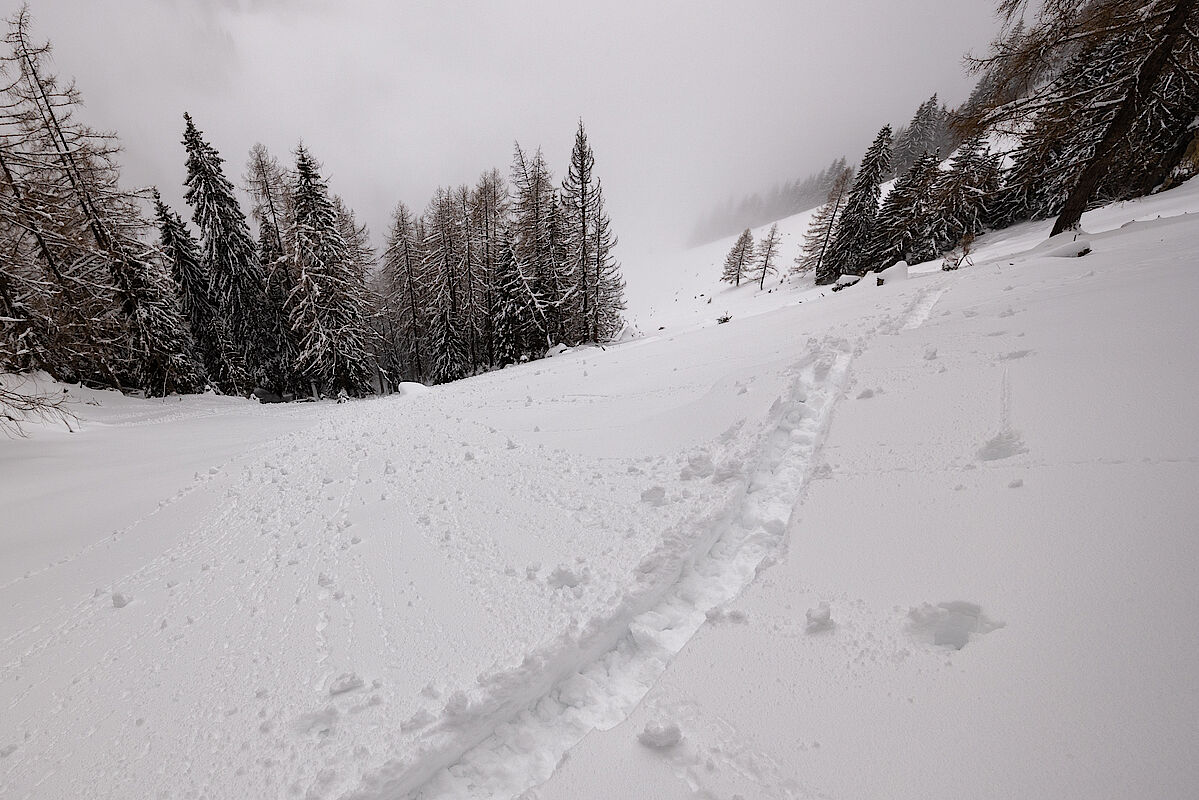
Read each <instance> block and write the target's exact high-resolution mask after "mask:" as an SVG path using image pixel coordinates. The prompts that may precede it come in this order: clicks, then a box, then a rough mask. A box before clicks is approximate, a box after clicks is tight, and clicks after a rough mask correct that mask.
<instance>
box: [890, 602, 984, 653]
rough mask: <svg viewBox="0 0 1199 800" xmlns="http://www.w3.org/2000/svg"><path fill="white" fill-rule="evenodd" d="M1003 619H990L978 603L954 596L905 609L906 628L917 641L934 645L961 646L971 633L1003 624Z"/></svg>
mask: <svg viewBox="0 0 1199 800" xmlns="http://www.w3.org/2000/svg"><path fill="white" fill-rule="evenodd" d="M1003 626H1004V623H1002V622H999V621H996V620H993V619H990V618H989V617H988V616H987V615H986V614H984V613H983V612H982V607H981V606H979V605H978V604H977V603H969V602H965V601H963V600H954V601H951V602H947V603H937V604H936V605H932V604H930V603H924V604H923V605H921V606H918V607H915V608H912V609H911V610H909V611H908V632H909V633H910V634H911V635H912V636H913V637H914V638H915V639H917V640H918V641H923V642H926V643H929V644H932V645H935V646H937V647H950V648H953V649H954V650H961V649H962V648H963V647H965V646H966V645H967V644H969V643H970V642H971V641H972V637H974V636H976V635H983V634H987V633H990V632H991V631H994V630H998V629H999V628H1002V627H1003Z"/></svg>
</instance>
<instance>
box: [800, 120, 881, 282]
mask: <svg viewBox="0 0 1199 800" xmlns="http://www.w3.org/2000/svg"><path fill="white" fill-rule="evenodd" d="M890 168H891V126H890V125H884V126H883V127H882V129H881V130H880V131H879V132H878V135H877V136H876V137H875V139H874V142H873V143H872V144H871V145H870V147H868V148H867V149H866V153H865V154H864V155H863V156H862V163H861V166H860V167H859V168H858V174H857V176H856V177H855V178H854V180H853V185H852V186H851V187H850V189H849V197H848V199H847V200H846V201H845V209H844V210H843V211H842V212H841V219H840V220H839V221H838V223H837V229H836V231H834V233H833V240H832V243H831V244H830V245H829V248H828V252H827V253H826V254H825V260H824V263H822V264H821V265H820V268H819V269H818V270H817V272H816V283H817V284H818V285H823V284H826V283H832V282H833V281H835V280H836V279H837V276H838V275H865V274H866V271H867V270H868V269H869V268H870V266H871V265H870V260H871V259H870V255H871V254H870V244H871V237H872V236H873V229H874V220H875V217H876V216H877V215H878V199H879V195H880V193H881V190H880V189H879V183H880V182H881V181H882V179H883V176H884V175H885V174H887V172H888V170H890Z"/></svg>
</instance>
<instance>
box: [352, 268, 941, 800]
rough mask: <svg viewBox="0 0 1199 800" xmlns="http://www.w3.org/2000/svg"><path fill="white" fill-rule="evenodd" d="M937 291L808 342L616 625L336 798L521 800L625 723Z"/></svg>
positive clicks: (564, 641)
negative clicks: (861, 373)
mask: <svg viewBox="0 0 1199 800" xmlns="http://www.w3.org/2000/svg"><path fill="white" fill-rule="evenodd" d="M945 291H946V290H945V289H939V290H936V291H930V290H927V289H925V290H922V291H921V292H920V293H919V294H918V295H917V297H916V299H915V300H914V301H913V302H912V304H911V305H910V306H909V308H908V309H907V311H906V312H905V313H903V314H902V315H900V316H899V317H893V316H887V315H884V316H883V317H882V318H881V320H880V321H878V323H877V324H876V325H875V327H874V328H873V329H872V330H870V331H868V332H867V333H866V334H864V335H863V336H862V337H861V338H860V339H859V340H858V341H857V342H856V343H855V344H851V343H850V342H848V341H847V340H845V339H839V338H835V337H827V338H826V339H825V340H824V341H817V340H815V339H811V340H809V342H808V344H807V347H808V353H807V354H806V355H805V356H804V358H802V359H801V360H800V361H799V362H798V363H796V364H795V365H794V366H793V367H792V368H791V370H790V372H791V374H792V377H791V380H790V383H789V387H788V389H787V391H786V392H785V393H784V394H783V395H781V396H779V397H778V398H777V399H776V400H775V403H774V404H773V406H772V407H771V410H770V413H769V415H768V418H767V421H766V423H765V430H764V431H762V432H761V433H759V435H758V441H757V445H756V447H755V450H756V453H757V456H756V460H755V463H754V464H753V465H752V466H751V467H750V468H749V469H747V470H746V476H745V479H744V481H743V484H742V485H741V486H740V488H739V491H738V492H737V493H735V494H734V495H733V497H732V499H731V501H730V503H729V504H728V505H727V507H726V508H725V509H723V511H722V512H720V513H719V514H717V515H714V517H713V518H710V519H708V520H705V521H703V523H702V524H700V525H699V526H695V521H694V520H688V521H687V522H686V523H685V526H684V527H682V528H680V529H676V530H672V531H670V532H668V534H667V535H666V536H665V537H664V539H663V541H662V544H661V545H659V547H658V548H656V550H655V551H654V552H653V553H651V554H650V555H649V556H647V557H646V558H645V559H644V560H643V561H642V563H641V565H640V566H639V567H638V569H637V572H638V574H637V576H636V578H635V582H634V586H633V588H632V589H631V590H629V591H628V592H627V593H626V594H625V596H624V598H623V599H622V601H621V603H620V604H619V606H618V607H617V609H616V610H615V611H614V612H613V613H612V614H610V615H608V616H604V617H600V618H595V619H592V620H591V621H590V622H589V623H588V624H587V626H586V627H585V628H584V629H583V630H582V632H581V633H579V634H577V635H575V636H571V635H563V637H562V638H561V639H560V640H559V641H558V642H555V643H553V644H551V645H550V646H548V647H544V648H542V649H541V650H539V651H537V652H534V653H532V654H530V655H529V656H528V657H526V658H525V660H524V662H523V663H522V664H521V665H520V667H518V668H516V669H515V670H506V671H501V672H499V673H496V674H494V675H491V676H486V677H482V678H481V680H480V684H481V686H483V687H484V688H483V689H482V691H481V692H479V693H478V694H477V695H476V696H474V697H469V698H467V697H466V696H465V695H464V696H461V698H460V699H461V702H460V706H462V707H460V708H457V709H455V710H454V712H453V713H447V715H446V716H445V717H444V718H443V719H442V720H441V721H440V722H439V723H438V724H437V725H435V726H432V728H431V730H430V732H429V734H428V735H426V736H425V738H424V741H423V743H422V745H421V748H420V750H418V752H417V753H415V754H408V755H406V756H405V757H403V758H398V759H396V760H394V761H393V762H391V763H389V764H386V765H384V766H383V767H381V768H380V769H377V770H375V771H373V772H372V773H369V774H367V775H366V776H365V777H364V780H363V782H362V784H361V786H359V787H358V788H357V789H355V790H353V791H351V792H348V793H346V794H344V795H343V796H342V798H343V800H384V799H385V798H393V799H394V798H406V799H410V800H432V799H433V798H443V799H445V798H455V799H458V798H461V799H463V800H465V798H488V797H515V796H517V795H519V794H521V793H523V792H525V791H527V790H528V789H530V788H532V787H534V786H537V785H538V784H540V783H542V782H544V781H545V780H546V779H547V778H549V776H550V775H552V774H553V772H554V770H555V768H556V767H557V765H558V764H559V763H560V761H561V759H562V758H563V757H564V756H565V754H566V753H567V751H569V750H570V749H571V748H572V747H573V746H574V745H576V744H577V743H578V742H579V741H580V740H581V739H582V738H583V737H584V736H586V735H587V734H588V733H589V732H590V731H592V730H595V729H600V730H607V729H610V728H612V727H614V726H616V725H618V724H619V723H620V722H622V721H624V720H625V719H626V718H627V717H628V716H629V714H630V713H631V712H632V710H633V709H634V708H635V707H636V706H637V704H638V703H639V702H640V701H641V699H642V698H643V697H644V696H645V695H646V693H647V692H648V691H649V690H650V689H651V688H652V687H653V685H654V683H655V682H656V681H657V679H658V677H659V676H660V675H661V674H662V672H663V671H664V670H665V669H666V667H667V666H668V664H669V662H670V661H671V659H672V658H673V657H674V656H675V655H676V654H677V653H678V652H679V651H681V650H682V648H683V647H684V646H685V645H686V643H687V642H688V641H689V640H690V639H691V637H692V636H694V634H695V633H696V632H697V631H698V630H699V629H700V627H701V626H702V625H703V624H704V622H705V620H706V617H707V613H708V611H709V610H710V609H713V608H716V607H719V606H721V605H723V604H725V603H728V602H729V601H731V600H733V599H735V598H736V597H737V595H739V594H740V593H741V591H742V590H743V589H744V588H745V587H746V586H747V585H748V584H749V583H750V582H751V581H752V580H753V579H754V577H755V575H756V574H757V573H758V572H759V571H760V570H761V569H762V568H763V567H765V566H768V565H769V564H770V563H772V561H773V560H774V559H775V558H777V557H778V556H779V555H781V552H782V551H783V550H784V548H785V543H786V536H787V531H788V528H789V527H790V524H791V514H792V511H793V509H794V507H795V506H796V504H797V503H798V501H799V498H800V495H801V493H802V491H803V489H804V487H805V486H806V484H807V481H808V478H809V476H810V473H811V470H812V468H813V467H814V465H815V461H816V457H817V455H818V453H819V450H820V446H821V444H822V442H823V439H824V435H825V433H826V431H827V429H828V425H829V422H830V419H831V415H832V411H833V407H834V405H835V403H836V402H837V400H838V399H839V398H840V397H841V396H842V394H843V392H844V390H845V387H846V385H847V381H848V376H849V368H850V364H851V361H852V359H853V357H854V355H855V354H857V353H860V352H861V351H862V349H864V347H865V346H866V343H867V341H868V339H869V337H870V336H871V335H872V334H874V333H896V332H898V331H901V330H912V329H915V328H917V327H919V325H920V324H922V323H923V322H924V321H926V320H927V319H928V318H929V316H930V314H931V312H932V308H933V307H934V306H935V304H936V302H937V301H938V300H939V299H940V297H941V295H942V294H944V292H945Z"/></svg>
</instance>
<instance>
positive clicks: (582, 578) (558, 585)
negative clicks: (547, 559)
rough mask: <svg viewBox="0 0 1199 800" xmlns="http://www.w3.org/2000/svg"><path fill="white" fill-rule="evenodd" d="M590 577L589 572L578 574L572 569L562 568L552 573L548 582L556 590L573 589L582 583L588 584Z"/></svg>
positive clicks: (583, 571)
mask: <svg viewBox="0 0 1199 800" xmlns="http://www.w3.org/2000/svg"><path fill="white" fill-rule="evenodd" d="M590 577H591V575H590V572H589V570H586V569H584V570H582V571H581V572H576V571H574V570H573V569H571V568H570V567H566V566H560V567H558V568H557V569H555V570H554V571H553V572H551V573H550V576H549V578H547V579H546V582H547V583H549V585H550V586H553V587H554V588H555V589H573V588H575V587H576V586H578V585H579V584H580V583H586V582H587V581H588V579H589V578H590Z"/></svg>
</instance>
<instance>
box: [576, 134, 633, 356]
mask: <svg viewBox="0 0 1199 800" xmlns="http://www.w3.org/2000/svg"><path fill="white" fill-rule="evenodd" d="M561 209H562V245H563V252H564V254H565V255H564V259H563V269H564V271H565V273H566V274H567V275H568V276H569V277H570V281H571V285H572V286H573V287H574V289H573V295H574V296H573V298H572V300H573V302H572V303H571V305H570V309H569V312H570V321H569V323H568V325H567V332H568V341H569V342H570V343H572V344H577V343H580V342H602V341H605V337H606V336H612V335H615V334H616V333H617V332H618V331H619V330H620V321H619V320H620V311H621V310H622V309H623V308H624V297H623V286H624V284H623V281H622V280H621V278H620V267H619V265H618V264H616V262H615V261H614V260H613V259H612V257H611V253H612V248H613V247H614V246H615V244H616V240H615V237H614V236H613V235H612V233H611V227H612V226H611V221H610V220H609V219H608V216H607V213H606V212H605V211H604V196H603V191H602V189H601V187H600V181H599V178H597V177H596V175H595V154H594V153H593V152H592V149H591V144H590V142H588V140H587V131H586V129H585V128H584V127H583V121H582V120H579V127H578V129H577V130H576V131H575V142H574V147H573V148H572V149H571V153H570V165H569V167H568V168H567V172H566V177H565V178H564V179H563V180H562V202H561Z"/></svg>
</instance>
